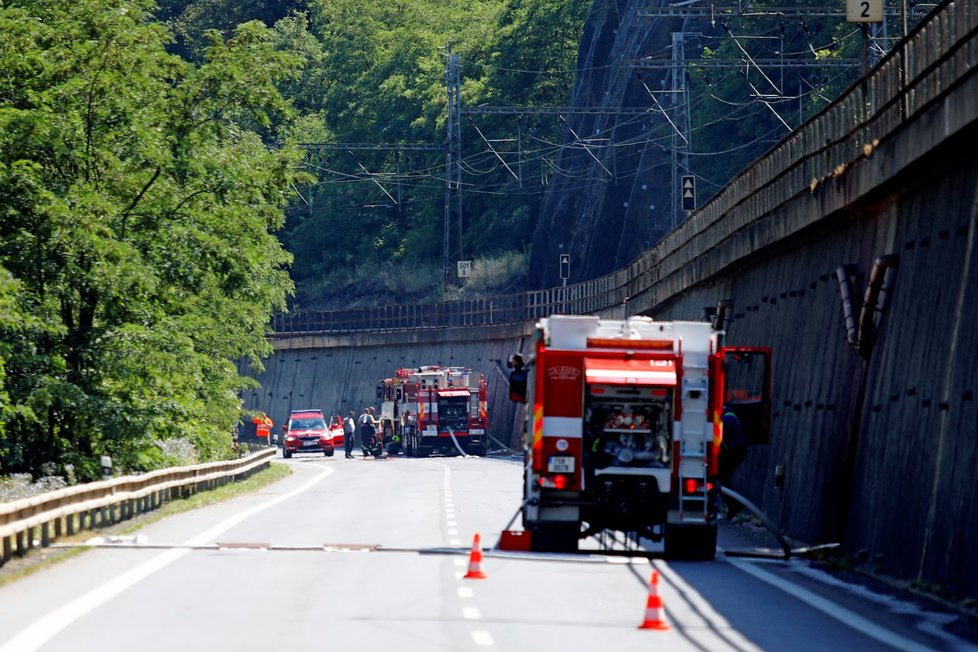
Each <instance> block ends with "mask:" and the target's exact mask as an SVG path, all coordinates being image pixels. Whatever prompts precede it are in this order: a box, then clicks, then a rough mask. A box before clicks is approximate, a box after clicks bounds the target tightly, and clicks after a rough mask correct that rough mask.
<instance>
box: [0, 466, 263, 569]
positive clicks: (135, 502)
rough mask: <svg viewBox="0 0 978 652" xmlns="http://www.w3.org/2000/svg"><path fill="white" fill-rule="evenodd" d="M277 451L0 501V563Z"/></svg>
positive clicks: (239, 474)
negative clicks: (7, 501) (6, 501)
mask: <svg viewBox="0 0 978 652" xmlns="http://www.w3.org/2000/svg"><path fill="white" fill-rule="evenodd" d="M276 451H277V449H275V448H268V449H265V450H262V451H259V452H257V453H253V454H251V455H248V456H247V457H242V458H240V459H237V460H231V461H227V462H208V463H206V464H196V465H193V466H180V467H175V468H171V469H161V470H159V471H152V472H150V473H144V474H141V475H127V476H124V477H121V478H113V479H111V480H103V481H100V482H91V483H88V484H82V485H76V486H73V487H67V488H65V489H59V490H57V491H51V492H48V493H44V494H40V495H38V496H32V497H30V498H23V499H21V500H15V501H13V502H9V503H5V504H0V539H2V541H3V553H2V557H0V565H3V564H4V563H6V562H7V561H9V560H10V559H11V557H12V556H13V555H15V554H16V555H18V556H23V555H25V554H26V553H27V551H28V550H30V549H31V548H34V547H36V546H37V545H40V546H41V547H47V546H48V545H50V544H51V542H52V541H54V540H55V539H57V538H58V537H62V536H72V535H74V534H75V533H77V532H80V531H83V530H86V529H87V530H92V529H95V528H99V527H105V526H108V525H112V524H114V523H117V522H119V521H124V520H127V519H129V518H132V517H133V516H135V515H137V514H141V513H143V512H148V511H151V510H154V509H156V508H157V507H159V506H160V505H162V504H163V503H164V502H166V501H168V500H172V499H173V498H175V497H178V498H186V497H188V496H190V495H192V494H194V493H196V492H197V491H200V490H207V489H213V488H215V487H217V486H219V485H223V484H227V483H228V482H231V481H233V480H237V479H239V478H244V477H247V476H248V475H250V474H252V473H254V472H255V471H257V470H259V469H261V468H264V467H267V466H268V464H269V463H270V462H271V460H272V459H273V458H274V457H275V454H276ZM35 536H39V537H40V538H39V539H35Z"/></svg>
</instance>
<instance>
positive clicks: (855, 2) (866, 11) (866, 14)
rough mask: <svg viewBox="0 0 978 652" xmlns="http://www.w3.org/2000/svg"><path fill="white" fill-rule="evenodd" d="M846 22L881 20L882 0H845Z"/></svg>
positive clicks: (877, 21) (878, 21)
mask: <svg viewBox="0 0 978 652" xmlns="http://www.w3.org/2000/svg"><path fill="white" fill-rule="evenodd" d="M846 22H849V23H881V22H883V0H846Z"/></svg>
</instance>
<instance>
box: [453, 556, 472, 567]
mask: <svg viewBox="0 0 978 652" xmlns="http://www.w3.org/2000/svg"><path fill="white" fill-rule="evenodd" d="M452 562H453V563H454V564H455V565H456V566H468V565H469V560H468V559H461V558H455V559H453V560H452Z"/></svg>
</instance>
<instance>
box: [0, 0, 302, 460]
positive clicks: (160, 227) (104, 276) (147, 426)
mask: <svg viewBox="0 0 978 652" xmlns="http://www.w3.org/2000/svg"><path fill="white" fill-rule="evenodd" d="M151 9H152V5H150V4H149V3H148V2H129V1H125V2H124V1H122V0H80V1H79V2H75V3H72V4H71V5H70V7H69V6H67V5H64V4H63V3H60V2H54V1H53V0H49V1H42V2H35V1H31V2H8V3H6V4H5V5H4V6H3V7H2V8H0V31H2V32H3V33H4V35H5V38H4V41H3V45H2V46H0V73H2V78H3V79H5V80H6V82H5V83H4V84H3V86H2V88H0V264H2V265H3V266H4V267H6V269H8V270H9V271H10V273H11V274H12V275H13V277H14V278H15V279H16V281H17V283H18V284H19V287H20V293H19V296H20V297H21V298H20V301H19V304H20V308H21V310H22V311H23V312H24V313H26V314H27V315H28V316H29V317H30V319H28V320H27V321H26V322H25V323H24V324H23V325H22V326H21V327H19V328H14V327H12V326H11V325H9V324H6V323H3V322H0V342H2V343H3V346H4V347H5V348H4V349H3V351H5V352H7V357H6V360H5V362H6V391H7V393H8V395H9V401H10V409H9V410H8V411H5V412H4V414H3V418H4V420H5V438H4V439H3V440H2V443H0V460H2V463H3V469H4V470H5V471H9V470H16V469H26V470H33V471H36V470H37V469H38V468H39V467H40V465H41V464H42V463H45V462H50V461H56V462H63V463H69V462H70V463H73V464H75V466H76V468H77V469H79V471H80V474H81V476H82V477H85V476H86V475H87V476H91V475H93V474H94V473H95V469H94V461H93V460H94V459H97V458H96V455H98V454H102V453H108V454H112V455H113V456H114V457H116V459H117V466H118V467H121V468H123V469H139V468H148V467H151V466H153V465H155V464H158V463H159V462H160V461H161V459H160V452H159V449H158V448H157V447H155V446H154V445H153V443H154V442H155V441H157V440H160V439H167V438H175V437H182V438H186V439H189V440H191V441H192V442H193V443H194V444H195V446H196V448H197V450H198V453H199V455H200V457H201V458H202V459H212V458H216V457H220V456H223V455H226V454H228V452H229V443H230V436H229V432H230V430H229V429H230V427H231V426H232V424H233V423H234V422H235V420H236V419H237V417H238V407H239V399H238V397H237V391H238V390H240V389H241V388H242V387H243V385H244V384H245V382H246V381H244V380H243V379H241V378H240V377H239V376H238V374H237V372H236V367H235V365H234V364H233V362H232V361H233V360H235V359H239V358H242V357H250V358H252V359H253V360H255V361H256V363H257V360H258V359H259V358H260V356H261V355H263V354H265V353H267V352H268V344H267V341H266V340H265V338H264V329H265V326H266V325H267V323H268V318H269V316H270V314H271V312H272V311H273V310H275V309H281V308H283V307H284V301H285V297H286V295H287V294H288V292H290V290H291V282H290V280H289V278H288V274H287V271H286V266H287V265H288V264H289V262H290V259H291V257H290V256H289V255H288V254H287V253H286V252H285V251H284V250H283V249H282V248H281V246H280V245H279V243H278V241H277V240H276V238H275V237H274V235H273V233H274V231H276V230H277V229H278V228H279V227H280V226H281V224H282V220H283V217H282V216H283V207H284V206H285V204H286V203H287V201H288V200H289V198H290V197H291V196H292V192H293V191H292V187H294V184H295V183H296V182H298V181H300V180H301V178H300V176H299V175H298V174H297V172H296V165H297V162H298V159H299V156H298V153H297V150H295V149H294V148H292V147H290V146H283V147H280V148H276V149H270V148H269V147H267V146H266V145H265V143H264V139H263V137H262V136H266V137H267V136H268V134H270V133H272V131H273V130H274V128H275V126H276V120H278V119H280V116H284V115H286V114H287V112H288V110H289V105H288V103H287V102H286V101H285V100H284V99H283V98H282V96H281V95H280V93H279V92H278V89H277V84H279V83H281V82H283V81H284V80H286V79H287V78H288V77H289V75H290V74H292V72H293V71H294V70H295V68H296V65H297V62H296V59H295V57H293V56H291V55H289V54H287V53H283V52H280V51H277V50H276V49H275V47H274V44H273V41H272V38H271V35H270V34H269V32H268V30H267V29H266V28H265V27H264V26H262V25H261V24H259V23H247V24H244V25H241V26H239V27H238V28H237V29H236V30H235V31H234V34H233V35H232V36H231V37H230V38H228V39H227V40H223V39H221V38H220V36H219V35H218V34H217V33H214V32H212V33H211V34H210V36H209V38H210V45H209V47H208V48H207V50H206V54H205V56H204V59H203V62H202V63H201V64H200V65H197V66H194V65H191V64H188V63H187V62H185V61H183V60H181V59H179V58H177V57H175V56H173V55H171V54H169V53H168V52H167V46H168V45H170V44H171V43H172V38H171V37H170V35H169V33H168V32H167V30H166V29H165V28H163V26H162V25H160V24H158V23H156V22H154V21H153V19H152V14H151V13H150V11H151Z"/></svg>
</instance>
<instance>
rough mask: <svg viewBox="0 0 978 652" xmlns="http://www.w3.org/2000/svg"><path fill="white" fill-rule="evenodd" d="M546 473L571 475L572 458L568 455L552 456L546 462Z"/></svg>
mask: <svg viewBox="0 0 978 652" xmlns="http://www.w3.org/2000/svg"><path fill="white" fill-rule="evenodd" d="M547 471H548V472H550V473H573V472H574V458H573V457H571V456H570V455H553V456H551V457H550V459H549V460H547Z"/></svg>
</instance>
